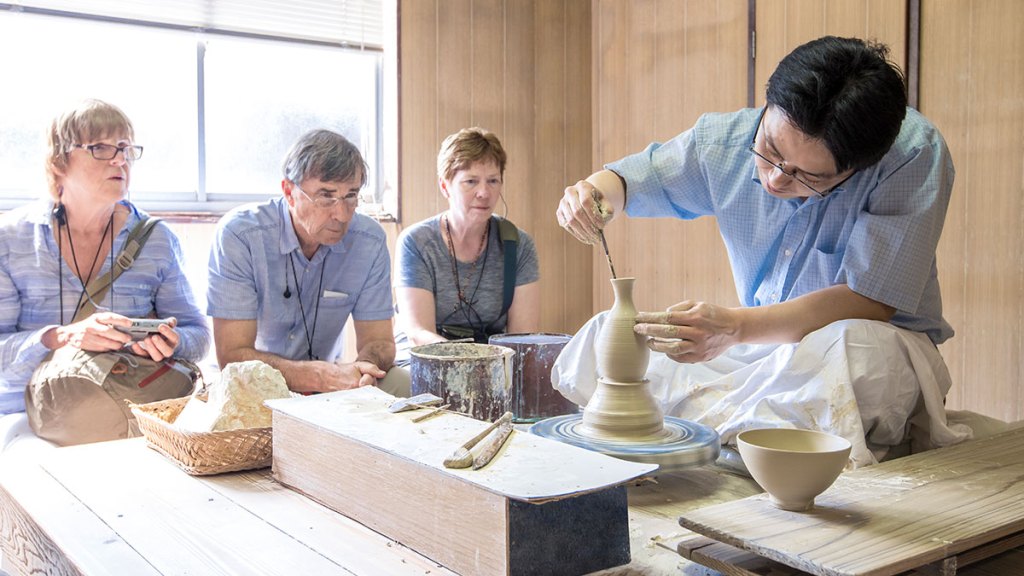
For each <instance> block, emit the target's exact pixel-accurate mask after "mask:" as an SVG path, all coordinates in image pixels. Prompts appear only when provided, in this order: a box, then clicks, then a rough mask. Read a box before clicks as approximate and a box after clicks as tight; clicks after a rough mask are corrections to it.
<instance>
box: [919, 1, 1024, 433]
mask: <svg viewBox="0 0 1024 576" xmlns="http://www.w3.org/2000/svg"><path fill="white" fill-rule="evenodd" d="M921 19H922V24H921V26H922V32H921V111H922V112H923V113H924V114H925V115H926V116H928V117H929V118H930V119H931V120H932V121H933V122H935V124H936V126H937V127H938V128H939V130H941V131H942V134H943V136H944V137H945V138H946V142H947V144H948V145H949V148H950V151H951V153H952V155H953V162H954V164H955V166H956V169H957V175H956V182H955V184H954V187H953V197H952V199H951V201H950V207H949V211H948V212H947V214H946V225H945V228H944V231H943V235H942V240H941V241H940V243H939V250H938V267H939V280H940V283H941V285H942V295H943V307H944V308H945V311H946V318H947V320H949V322H950V323H951V324H952V325H953V328H954V329H955V330H956V331H957V334H956V336H955V337H954V338H953V339H951V340H950V341H949V342H947V343H946V344H944V345H943V346H942V354H943V356H944V357H945V358H946V361H947V363H948V364H949V367H950V372H951V374H952V376H953V382H954V386H953V391H952V393H951V394H950V397H949V402H948V406H949V407H950V408H956V409H967V410H973V411H976V412H981V413H983V414H987V415H989V416H994V417H996V418H1000V419H1003V420H1007V421H1015V420H1020V419H1024V398H1022V394H1021V386H1020V380H1021V377H1022V376H1024V369H1022V368H1024V365H1022V363H1024V356H1022V354H1021V352H1022V350H1021V347H1022V345H1024V342H1022V339H1021V330H1022V322H1024V298H1022V294H1024V256H1021V254H1020V252H1019V250H1016V249H1014V248H1010V247H1013V246H1018V245H1020V243H1021V241H1022V240H1024V227H1022V226H1021V222H1022V220H1024V201H1022V198H1024V175H1022V171H1021V158H1024V100H1022V99H1021V98H1020V94H1021V92H1022V91H1024V38H1022V37H1021V34H1020V31H1019V25H1018V23H1019V22H1020V21H1021V20H1022V19H1024V4H1022V3H1020V2H1014V1H1012V0H1003V1H994V2H984V3H976V2H969V1H966V0H963V1H957V0H943V1H941V2H926V3H923V5H922V8H921Z"/></svg>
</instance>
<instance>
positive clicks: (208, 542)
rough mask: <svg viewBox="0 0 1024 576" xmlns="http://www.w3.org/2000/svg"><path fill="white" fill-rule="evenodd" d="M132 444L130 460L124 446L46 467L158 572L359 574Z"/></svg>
mask: <svg viewBox="0 0 1024 576" xmlns="http://www.w3.org/2000/svg"><path fill="white" fill-rule="evenodd" d="M128 442H130V443H131V444H130V445H134V446H136V450H134V451H129V453H130V454H132V455H131V457H125V449H124V447H125V444H123V443H118V442H103V443H98V444H89V445H83V446H75V447H71V448H64V449H61V450H58V451H55V452H54V454H53V457H51V458H47V459H46V460H44V461H43V463H42V466H43V468H44V469H45V470H46V471H48V472H49V473H50V474H51V475H52V476H53V477H54V478H55V479H56V480H58V481H59V482H60V484H61V485H62V486H64V487H65V488H66V489H67V490H68V491H69V492H71V493H72V494H74V495H75V497H77V498H78V499H79V500H81V501H82V503H83V505H84V506H86V507H87V508H88V509H89V510H90V511H91V512H92V513H93V514H95V515H96V517H97V518H99V519H100V520H101V521H102V522H103V523H104V524H106V525H107V526H109V527H110V528H111V529H113V530H114V531H115V532H116V533H117V535H118V537H119V538H120V539H122V540H124V541H125V542H126V543H127V544H128V545H130V546H131V548H132V549H133V550H134V551H135V552H136V553H137V554H139V555H140V556H142V557H144V558H145V559H146V561H147V562H148V563H150V564H151V565H152V566H153V568H155V569H156V571H157V572H159V573H163V574H204V575H206V574H209V575H215V574H253V575H267V576H270V575H280V576H284V575H289V574H296V573H301V574H325V575H327V574H338V575H345V576H349V575H351V574H353V572H352V571H350V570H348V569H347V568H346V567H344V566H343V565H339V564H338V563H336V562H334V561H332V560H330V559H328V558H326V557H324V556H323V555H322V554H320V553H318V552H316V551H315V550H312V549H310V548H309V547H308V546H306V545H305V544H303V543H302V542H301V541H300V540H298V539H297V538H295V537H294V536H291V535H288V534H285V533H283V532H281V530H279V529H278V528H277V527H275V526H273V525H271V524H269V523H267V522H265V521H262V520H260V519H259V518H258V517H256V516H254V514H253V512H252V511H250V510H247V509H245V508H244V507H242V506H239V505H238V504H237V503H235V502H232V501H231V500H230V499H227V498H224V497H223V496H222V495H221V494H219V493H218V492H217V491H216V490H213V489H212V488H211V487H210V486H209V485H208V484H206V483H205V482H203V481H201V480H198V479H196V478H194V477H191V476H188V475H187V474H185V473H183V472H181V470H179V469H178V468H177V467H176V466H175V465H174V464H173V463H172V462H170V461H169V460H168V459H166V458H165V457H163V456H161V455H160V454H158V453H156V452H154V451H152V450H149V449H146V448H145V445H144V442H143V441H142V440H141V439H139V440H131V441H128ZM132 452H134V453H132ZM62 547H63V545H62ZM121 573H122V574H127V573H130V572H121Z"/></svg>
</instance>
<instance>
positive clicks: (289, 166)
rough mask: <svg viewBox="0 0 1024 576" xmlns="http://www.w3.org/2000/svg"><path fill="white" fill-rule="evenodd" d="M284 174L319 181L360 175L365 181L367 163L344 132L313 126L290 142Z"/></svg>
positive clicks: (296, 179)
mask: <svg viewBox="0 0 1024 576" xmlns="http://www.w3.org/2000/svg"><path fill="white" fill-rule="evenodd" d="M283 171H284V177H285V178H286V179H288V180H289V181H291V182H294V183H296V184H301V183H302V181H303V180H305V179H306V178H316V179H318V180H321V181H323V182H346V181H348V180H351V179H352V178H353V177H355V176H359V177H360V181H359V186H360V187H362V186H365V185H366V174H367V167H366V161H365V160H363V155H362V154H360V153H359V149H358V148H356V147H355V145H354V144H352V143H351V142H349V141H348V140H347V139H346V138H345V137H344V136H342V135H341V134H338V133H337V132H331V131H330V130H313V131H311V132H307V133H305V134H303V135H302V137H301V138H299V140H298V141H297V142H296V143H295V144H293V145H292V148H291V150H289V151H288V155H287V156H285V159H284V166H283Z"/></svg>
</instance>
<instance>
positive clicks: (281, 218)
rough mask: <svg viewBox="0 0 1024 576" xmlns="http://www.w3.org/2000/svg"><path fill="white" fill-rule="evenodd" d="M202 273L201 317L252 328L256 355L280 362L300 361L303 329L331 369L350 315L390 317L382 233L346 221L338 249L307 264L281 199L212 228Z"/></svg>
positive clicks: (364, 222) (359, 217) (363, 220)
mask: <svg viewBox="0 0 1024 576" xmlns="http://www.w3.org/2000/svg"><path fill="white" fill-rule="evenodd" d="M289 255H291V261H292V262H294V263H295V277H297V278H298V281H299V285H298V287H296V285H295V282H294V280H293V276H292V269H291V263H290V262H289ZM321 271H323V288H322V290H320V277H321ZM209 272H210V277H209V280H210V284H209V290H208V291H207V302H208V305H207V313H208V314H209V315H210V316H212V317H213V318H222V319H226V320H256V349H257V350H260V351H262V352H269V353H271V354H276V355H278V356H281V357H283V358H289V359H292V360H304V359H306V358H307V351H308V345H307V343H306V333H307V332H306V328H307V327H308V331H309V334H310V336H312V339H313V354H314V355H315V356H316V357H317V358H319V359H320V360H326V361H329V362H333V361H334V360H336V359H337V358H338V357H339V356H341V352H342V349H343V338H342V329H343V328H344V326H345V322H346V321H347V320H348V317H349V315H350V314H351V315H352V318H354V319H355V320H359V321H372V320H387V319H389V318H391V317H392V315H393V314H394V305H393V302H392V297H391V256H390V254H389V253H388V247H387V242H386V236H385V234H384V229H383V228H381V226H380V224H378V223H377V222H376V221H375V220H373V219H372V218H370V217H369V216H366V215H364V214H359V213H356V214H355V215H354V216H353V218H352V221H351V222H350V223H349V227H348V230H347V231H346V232H345V235H344V236H343V237H342V239H341V241H340V242H338V243H337V244H334V245H330V246H327V245H324V246H321V247H320V249H319V250H317V251H316V253H315V254H313V258H312V259H307V258H306V256H305V255H304V254H303V253H302V250H301V248H300V246H299V239H298V237H297V236H296V235H295V229H294V228H293V227H292V219H291V214H290V213H289V212H288V205H287V203H286V202H285V201H284V198H283V197H281V198H275V199H274V200H270V201H268V202H264V203H261V204H255V205H249V206H243V207H241V208H238V209H236V210H234V211H233V212H230V213H228V214H227V215H225V216H224V217H223V218H222V219H221V221H220V223H219V224H218V225H217V231H216V233H215V235H214V243H213V246H212V247H211V251H210V265H209ZM286 289H287V291H288V293H289V296H288V297H287V298H286V297H285V296H284V294H285V291H286ZM318 291H319V292H320V296H319V298H318V297H317V293H318ZM300 301H301V302H302V304H301V308H300V304H299V302H300ZM318 302H319V312H318V311H317V304H318ZM303 312H304V313H305V316H306V323H305V326H304V325H303V321H302V315H303Z"/></svg>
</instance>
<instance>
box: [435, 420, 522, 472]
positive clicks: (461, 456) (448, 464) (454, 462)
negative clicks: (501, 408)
mask: <svg viewBox="0 0 1024 576" xmlns="http://www.w3.org/2000/svg"><path fill="white" fill-rule="evenodd" d="M503 424H508V425H509V430H508V432H511V430H512V413H511V412H505V413H504V414H502V415H501V418H498V419H497V420H495V421H494V423H493V424H491V425H490V426H488V427H487V428H484V429H483V431H482V432H480V433H479V434H477V435H476V436H473V437H472V438H470V439H469V441H468V442H466V443H465V444H463V445H462V446H459V448H458V449H457V450H456V451H455V452H453V453H452V455H451V456H449V457H447V458H445V459H444V467H445V468H469V467H470V466H474V464H475V459H476V456H478V455H482V454H483V453H484V452H485V451H487V449H489V448H491V447H492V445H493V444H494V443H495V442H497V443H498V446H497V448H501V445H502V444H504V443H505V439H507V438H508V432H507V433H505V435H504V436H502V435H500V434H495V435H494V436H493V438H490V439H489V440H488V442H486V443H484V444H483V445H481V446H480V447H479V448H478V449H477V451H476V454H474V453H473V452H471V451H470V450H471V449H472V448H473V447H475V446H476V445H477V444H479V443H480V441H481V440H483V439H484V438H487V436H488V435H489V434H490V433H491V432H493V431H494V430H495V429H496V428H498V427H500V426H502V425H503ZM497 448H495V449H494V450H493V451H492V452H491V455H490V456H489V457H488V458H487V459H486V461H484V462H482V463H481V464H480V466H483V465H485V464H487V462H489V461H490V460H491V458H493V457H494V454H496V453H497V452H498V450H497ZM480 466H474V468H479V467H480Z"/></svg>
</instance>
